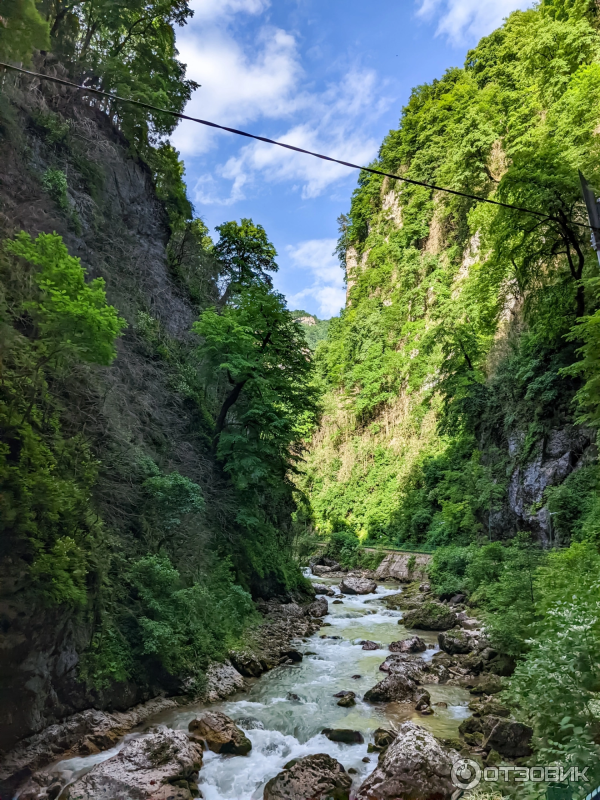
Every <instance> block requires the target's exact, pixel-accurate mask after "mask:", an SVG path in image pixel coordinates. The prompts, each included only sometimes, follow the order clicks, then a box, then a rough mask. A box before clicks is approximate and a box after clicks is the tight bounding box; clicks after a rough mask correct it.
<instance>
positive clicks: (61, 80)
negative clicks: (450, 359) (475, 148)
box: [0, 61, 591, 229]
mask: <svg viewBox="0 0 600 800" xmlns="http://www.w3.org/2000/svg"><path fill="white" fill-rule="evenodd" d="M0 67H4V68H5V69H9V70H12V71H13V72H20V73H22V74H23V75H30V76H31V77H33V78H39V79H40V80H44V81H50V82H52V83H59V84H61V85H62V86H69V87H71V88H72V89H78V90H79V91H82V92H86V93H92V94H96V95H100V96H102V97H108V98H110V99H111V100H115V101H117V102H119V103H130V104H132V105H136V106H139V107H140V108H145V109H147V110H149V111H158V112H159V113H161V114H168V115H170V116H172V117H176V118H177V119H185V120H188V121H189V122H196V123H198V124H199V125H206V126H207V127H209V128H216V129H217V130H220V131H227V132H228V133H235V134H236V136H244V137H246V138H247V139H255V140H256V141H258V142H265V143H266V144H272V145H275V146H276V147H284V148H285V149H286V150H293V151H294V152H296V153H303V154H304V155H307V156H312V157H313V158H320V159H321V160H322V161H330V162H331V163H332V164H341V165H342V166H344V167H349V168H350V169H358V170H361V171H363V172H369V173H371V174H372V175H381V176H383V177H384V178H390V179H391V180H394V181H403V182H404V183H410V184H412V185H413V186H423V187H425V188H426V189H433V190H434V191H436V192H445V193H446V194H453V195H456V196H457V197H466V198H467V199H468V200H476V201H477V202H478V203H488V204H489V205H493V206H500V207H501V208H510V209H512V210H513V211H520V212H522V213H523V214H531V215H532V216H535V217H539V218H540V219H549V220H551V221H552V222H557V220H556V218H555V217H553V216H551V215H550V214H544V213H542V212H541V211H533V210H532V209H531V208H524V207H523V206H515V205H512V204H511V203H502V202H500V201H499V200H491V199H490V198H488V197H481V196H479V195H476V194H469V193H468V192H460V191H458V190H457V189H448V188H447V187H444V186H436V185H435V184H433V183H426V182H425V181H417V180H414V179H413V178H405V177H403V176H402V175H394V174H393V173H391V172H384V171H383V170H380V169H373V167H363V166H360V164H353V163H352V162H350V161H342V160H340V159H339V158H332V157H331V156H326V155H323V153H315V152H313V151H312V150H305V149H304V148H302V147H296V146H295V145H293V144H286V143H285V142H279V141H277V140H275V139H269V138H267V137H266V136H258V135H257V134H255V133H248V132H247V131H241V130H238V129H237V128H229V127H227V125H219V124H217V123H216V122H210V120H207V119H199V118H198V117H190V116H188V115H187V114H181V113H179V112H178V111H170V110H169V109H167V108H160V107H159V106H154V105H151V104H150V103H144V102H143V101H142V100H132V99H130V98H127V97H120V96H119V95H116V94H112V93H111V92H104V91H102V89H94V88H92V87H91V86H83V85H81V84H77V83H73V82H72V81H67V80H65V79H64V78H56V77H54V76H51V75H43V74H42V73H40V72H32V71H31V70H27V69H23V68H22V67H15V66H13V65H12V64H5V63H3V62H1V61H0ZM571 224H573V225H577V226H579V227H582V228H588V229H591V226H590V225H586V224H585V223H583V222H572V223H571Z"/></svg>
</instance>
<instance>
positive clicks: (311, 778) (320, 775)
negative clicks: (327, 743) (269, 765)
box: [263, 753, 352, 800]
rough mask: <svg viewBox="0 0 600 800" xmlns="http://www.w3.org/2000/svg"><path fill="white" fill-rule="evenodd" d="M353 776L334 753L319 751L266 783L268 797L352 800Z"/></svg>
mask: <svg viewBox="0 0 600 800" xmlns="http://www.w3.org/2000/svg"><path fill="white" fill-rule="evenodd" d="M351 785H352V778H351V777H350V775H348V773H347V772H346V770H345V769H344V767H343V766H342V765H341V764H340V763H339V762H338V761H336V760H335V758H331V756H328V755H325V754H324V753H317V754H316V755H314V756H306V758H300V759H298V760H297V761H295V762H294V763H293V764H292V765H291V766H290V767H289V769H284V770H283V772H280V773H279V775H277V776H276V777H275V778H272V779H271V780H270V781H269V782H268V783H267V785H266V786H265V790H264V794H263V798H264V800H326V798H327V800H329V798H331V800H349V797H350V786H351Z"/></svg>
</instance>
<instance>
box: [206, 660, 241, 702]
mask: <svg viewBox="0 0 600 800" xmlns="http://www.w3.org/2000/svg"><path fill="white" fill-rule="evenodd" d="M246 689H247V686H246V681H245V680H244V678H243V677H242V676H241V675H240V673H239V672H238V671H237V669H236V668H235V667H234V666H233V664H232V663H231V661H225V662H224V663H223V664H218V663H213V664H211V665H210V666H209V668H208V669H207V670H206V699H207V700H208V701H209V703H218V701H219V700H225V698H226V697H230V696H231V695H232V694H236V693H237V692H244V691H246Z"/></svg>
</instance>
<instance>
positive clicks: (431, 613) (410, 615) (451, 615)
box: [401, 602, 456, 631]
mask: <svg viewBox="0 0 600 800" xmlns="http://www.w3.org/2000/svg"><path fill="white" fill-rule="evenodd" d="M401 622H402V625H404V626H405V627H406V628H417V629H420V630H422V631H447V630H450V628H453V627H454V626H455V625H456V612H455V611H453V610H452V609H451V608H448V607H447V606H445V605H444V604H443V603H433V602H429V603H425V604H424V605H422V606H420V607H419V608H415V609H413V610H412V611H407V612H406V613H405V614H404V616H403V617H402V620H401Z"/></svg>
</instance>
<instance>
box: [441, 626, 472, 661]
mask: <svg viewBox="0 0 600 800" xmlns="http://www.w3.org/2000/svg"><path fill="white" fill-rule="evenodd" d="M438 643H439V645H440V648H441V649H442V650H444V652H446V653H449V654H450V655H451V656H455V655H458V654H459V653H463V654H466V653H470V652H472V651H473V650H474V649H475V643H476V640H475V639H474V638H473V637H472V636H469V635H468V634H467V633H465V631H463V630H461V629H460V628H459V629H458V630H452V631H446V632H444V633H439V634H438Z"/></svg>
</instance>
